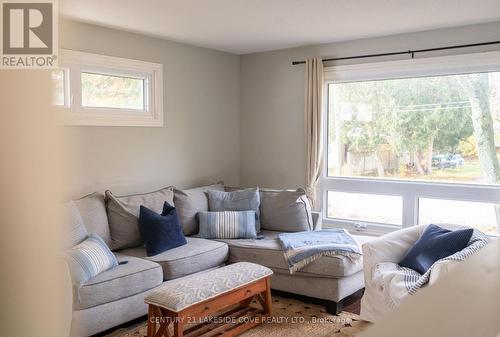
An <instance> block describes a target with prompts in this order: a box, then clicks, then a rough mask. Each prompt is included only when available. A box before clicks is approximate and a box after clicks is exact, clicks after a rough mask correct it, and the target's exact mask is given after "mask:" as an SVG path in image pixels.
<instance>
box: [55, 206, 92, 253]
mask: <svg viewBox="0 0 500 337" xmlns="http://www.w3.org/2000/svg"><path fill="white" fill-rule="evenodd" d="M62 211H63V214H62V219H61V222H62V225H63V230H62V243H63V248H64V249H69V248H71V247H73V246H75V245H77V244H79V243H80V242H82V241H83V240H85V239H86V238H87V235H88V233H87V229H86V228H85V225H84V223H83V220H82V217H81V215H80V212H78V209H77V208H76V206H75V203H74V202H73V201H70V202H67V203H65V204H64V205H62Z"/></svg>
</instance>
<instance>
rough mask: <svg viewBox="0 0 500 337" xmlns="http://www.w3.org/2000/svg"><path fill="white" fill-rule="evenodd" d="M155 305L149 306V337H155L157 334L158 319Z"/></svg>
mask: <svg viewBox="0 0 500 337" xmlns="http://www.w3.org/2000/svg"><path fill="white" fill-rule="evenodd" d="M154 312H155V311H154V308H153V305H151V304H150V305H149V306H148V337H154V335H155V332H156V318H155V313H154Z"/></svg>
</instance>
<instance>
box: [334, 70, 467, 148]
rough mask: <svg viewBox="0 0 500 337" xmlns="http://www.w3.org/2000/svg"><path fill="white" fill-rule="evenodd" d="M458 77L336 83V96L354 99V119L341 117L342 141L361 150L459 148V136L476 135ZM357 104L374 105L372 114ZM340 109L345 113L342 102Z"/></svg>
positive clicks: (340, 98) (343, 98) (345, 99)
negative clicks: (383, 148)
mask: <svg viewBox="0 0 500 337" xmlns="http://www.w3.org/2000/svg"><path fill="white" fill-rule="evenodd" d="M457 80H458V79H457V77H456V76H438V77H426V78H411V79H396V80H384V81H370V82H356V83H345V84H341V85H339V86H337V90H338V92H337V93H336V94H337V97H338V100H339V101H340V102H350V103H351V111H350V112H351V115H352V116H351V118H349V116H347V118H344V119H346V120H344V121H341V123H342V127H341V138H342V141H343V142H344V143H345V144H346V145H347V146H348V148H349V149H353V150H357V151H374V150H376V149H377V147H378V146H379V145H381V144H389V145H391V146H392V148H393V150H394V151H395V152H396V153H403V152H405V151H408V152H413V151H426V150H427V149H429V146H433V147H434V148H435V149H436V150H438V151H442V152H455V150H456V148H457V146H458V144H459V142H460V140H461V139H465V138H467V137H469V136H470V135H471V134H472V133H473V129H472V123H471V117H470V106H469V103H468V97H467V96H466V95H465V93H464V92H463V90H462V88H461V87H460V86H459V85H458V83H457V82H456V81H457ZM359 106H361V107H366V106H368V107H371V113H369V114H368V115H369V116H368V118H367V116H365V115H364V114H363V113H362V111H359V110H360V109H359V108H358V107H359ZM336 108H337V111H341V114H342V103H339V105H338V106H337V107H336ZM346 115H349V114H346ZM360 116H361V117H362V118H360Z"/></svg>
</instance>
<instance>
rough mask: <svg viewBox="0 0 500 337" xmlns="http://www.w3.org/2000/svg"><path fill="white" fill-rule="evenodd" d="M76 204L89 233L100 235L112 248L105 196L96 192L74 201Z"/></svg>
mask: <svg viewBox="0 0 500 337" xmlns="http://www.w3.org/2000/svg"><path fill="white" fill-rule="evenodd" d="M74 203H75V206H76V208H78V211H79V212H80V215H81V216H82V219H83V223H84V224H85V228H87V232H89V233H95V234H98V235H99V236H100V237H101V239H103V240H104V242H106V244H107V245H108V246H111V234H110V232H109V223H108V215H107V214H106V203H105V202H104V195H103V194H102V193H97V192H95V193H92V194H89V195H86V196H84V197H82V198H80V199H78V200H74Z"/></svg>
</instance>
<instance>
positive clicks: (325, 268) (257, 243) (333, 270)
mask: <svg viewBox="0 0 500 337" xmlns="http://www.w3.org/2000/svg"><path fill="white" fill-rule="evenodd" d="M279 233H280V232H275V231H261V232H260V234H261V235H263V236H264V238H263V239H260V240H252V239H240V240H234V239H233V240H231V239H226V240H218V241H222V242H225V243H227V244H228V245H229V262H230V263H234V262H240V261H248V262H253V263H258V264H261V265H263V266H266V267H269V268H271V269H273V270H274V271H275V272H276V273H284V274H289V273H290V272H289V270H288V265H287V263H286V261H285V259H284V257H283V250H282V249H281V246H280V244H279V242H278V240H277V237H278V234H279ZM355 239H356V240H357V241H358V239H357V238H356V237H355ZM358 243H359V244H360V245H361V243H362V242H358ZM362 268H363V259H362V258H359V259H356V260H351V259H349V258H347V257H345V256H322V257H321V258H319V259H317V260H315V261H314V262H312V263H310V264H309V265H307V266H306V267H304V268H303V269H302V270H300V271H298V272H295V273H294V275H295V274H297V275H301V276H310V277H327V278H340V277H345V276H349V275H352V274H354V273H356V272H358V271H360V270H362Z"/></svg>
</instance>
